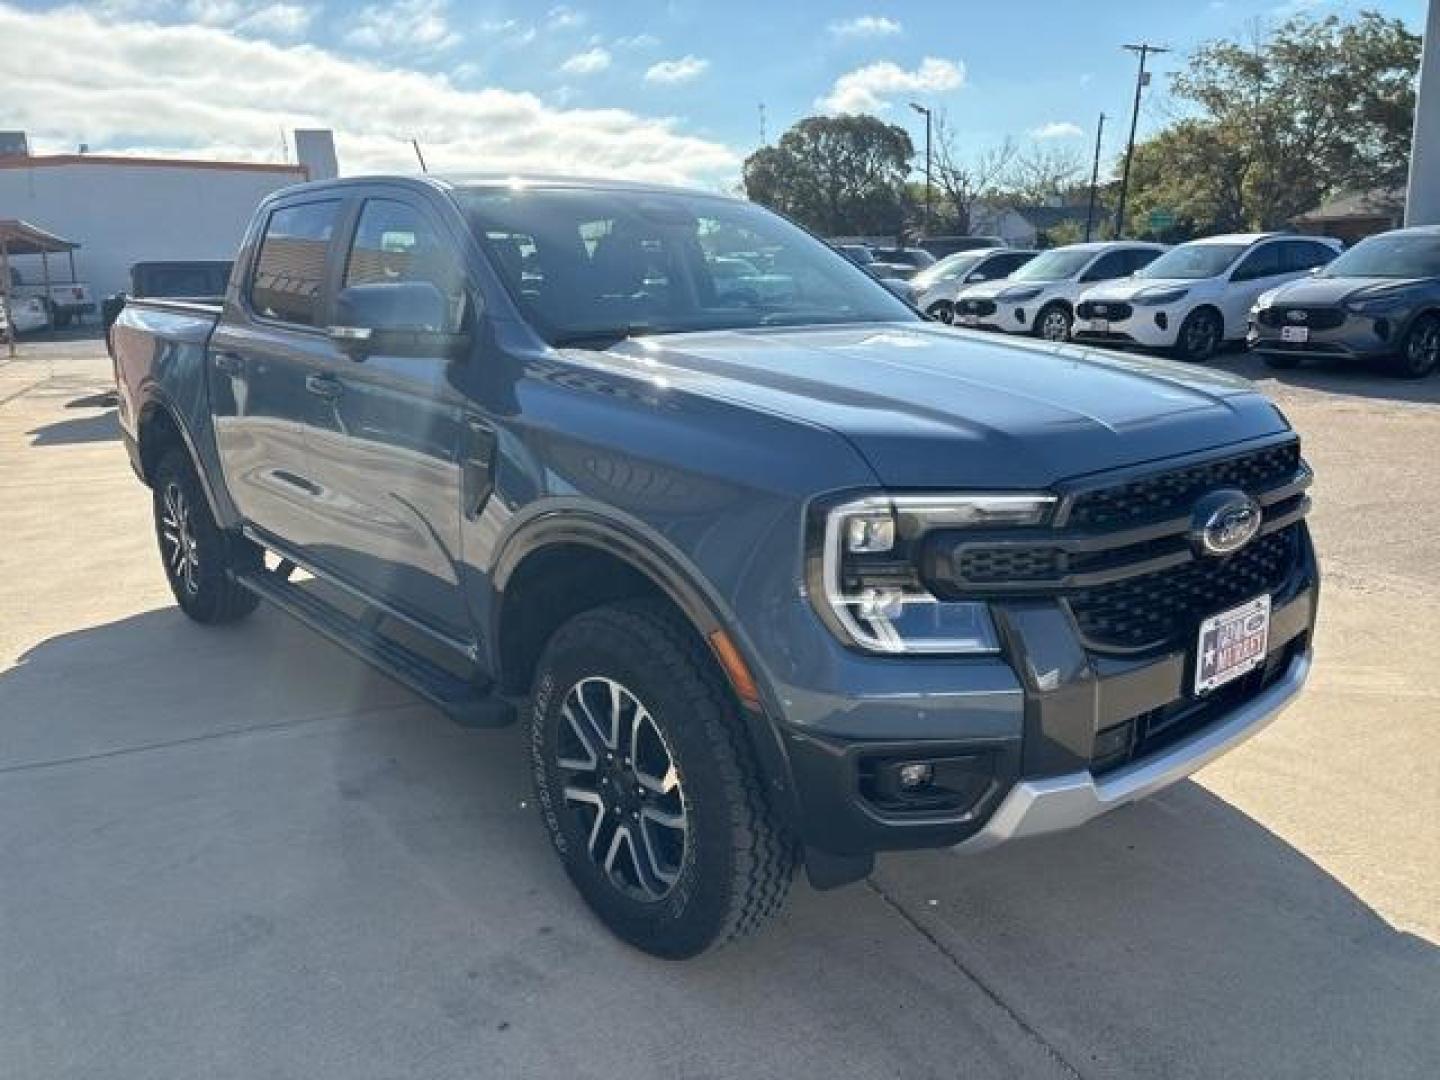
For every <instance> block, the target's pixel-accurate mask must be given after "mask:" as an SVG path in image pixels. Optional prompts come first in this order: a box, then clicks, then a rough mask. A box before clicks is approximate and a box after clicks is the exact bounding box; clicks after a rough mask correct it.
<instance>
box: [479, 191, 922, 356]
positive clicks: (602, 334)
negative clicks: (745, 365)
mask: <svg viewBox="0 0 1440 1080" xmlns="http://www.w3.org/2000/svg"><path fill="white" fill-rule="evenodd" d="M456 198H457V199H458V201H459V203H460V205H461V207H462V209H463V210H464V211H465V213H466V215H467V216H468V218H469V220H470V223H471V227H472V228H473V229H474V230H475V234H476V236H477V237H478V238H479V240H480V244H481V246H482V247H483V248H484V249H485V251H486V254H487V255H488V256H489V257H490V261H491V264H492V265H493V266H494V267H495V269H496V271H497V272H498V273H499V275H500V277H501V279H502V280H503V281H504V283H505V286H506V288H507V289H509V291H510V294H511V295H512V296H513V297H514V298H515V300H516V302H517V303H518V304H519V305H520V307H521V308H522V309H523V311H524V313H525V315H526V317H527V318H528V319H529V320H530V322H531V323H532V325H533V326H534V327H535V329H536V330H537V331H538V332H539V333H540V334H541V335H542V336H544V337H545V339H546V340H547V341H549V342H550V343H551V344H552V345H562V344H574V345H582V344H590V343H591V342H592V340H593V341H594V343H596V344H599V345H604V344H607V341H606V340H605V339H607V338H624V337H630V336H632V335H638V334H664V333H678V332H683V331H688V330H721V329H753V328H756V327H762V326H800V325H806V324H822V323H823V324H833V323H860V322H885V321H897V320H898V321H907V322H908V321H912V320H915V319H918V318H919V316H918V315H917V314H916V313H915V312H914V311H913V310H912V309H911V308H909V307H907V306H906V305H905V304H904V303H902V302H901V301H900V300H898V299H897V298H896V297H895V296H893V295H892V294H891V293H890V292H889V290H887V289H886V288H885V287H884V286H883V285H881V284H879V283H878V282H877V281H875V280H874V279H873V278H871V277H870V276H869V275H868V274H866V273H865V272H864V271H862V270H860V269H859V268H857V267H856V266H855V265H854V264H853V263H851V262H850V261H849V260H848V259H846V258H845V257H843V256H842V255H839V254H837V253H836V252H835V251H833V250H831V249H830V248H829V247H828V246H826V245H825V244H823V243H821V242H820V241H818V240H816V239H815V238H814V237H812V236H811V235H810V234H809V233H807V232H804V231H803V230H801V229H799V228H796V227H795V226H794V225H792V224H790V223H789V222H788V221H786V220H785V219H784V218H781V217H779V216H778V215H776V214H772V213H771V212H770V211H768V210H765V209H762V208H761V207H759V206H756V205H755V204H753V203H747V202H739V201H736V200H732V199H725V198H720V197H716V196H706V195H688V194H672V193H669V192H648V191H616V190H596V189H590V188H540V189H526V188H509V187H506V188H483V189H482V188H472V189H468V190H462V191H459V192H457V193H456Z"/></svg>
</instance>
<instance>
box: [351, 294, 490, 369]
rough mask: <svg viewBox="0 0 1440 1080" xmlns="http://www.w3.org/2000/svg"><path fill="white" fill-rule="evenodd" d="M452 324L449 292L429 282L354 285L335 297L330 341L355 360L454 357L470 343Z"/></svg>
mask: <svg viewBox="0 0 1440 1080" xmlns="http://www.w3.org/2000/svg"><path fill="white" fill-rule="evenodd" d="M450 323H451V316H450V304H449V301H447V300H446V298H445V294H444V293H442V292H441V291H440V290H439V289H438V288H436V287H435V286H434V285H433V284H431V283H430V282H428V281H394V282H380V283H377V284H373V285H351V286H349V287H348V288H345V289H341V290H340V293H339V294H338V295H337V296H336V297H335V322H334V324H333V325H332V326H331V327H330V339H331V340H332V341H334V342H335V343H336V344H337V345H338V346H339V347H340V348H341V349H342V350H343V351H344V352H346V353H347V354H349V356H350V357H351V358H352V359H354V360H363V359H364V358H365V357H366V356H368V355H370V354H372V353H390V354H393V355H396V356H449V355H451V354H452V353H454V352H457V351H458V350H459V349H460V347H461V346H462V345H463V344H464V342H465V340H466V335H465V334H457V333H451V332H449V331H447V330H446V329H445V327H446V326H448V325H449V324H450Z"/></svg>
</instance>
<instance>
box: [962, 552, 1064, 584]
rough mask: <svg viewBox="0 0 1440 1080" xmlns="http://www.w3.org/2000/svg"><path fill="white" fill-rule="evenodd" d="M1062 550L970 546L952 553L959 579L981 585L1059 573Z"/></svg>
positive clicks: (1043, 578)
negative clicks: (955, 553)
mask: <svg viewBox="0 0 1440 1080" xmlns="http://www.w3.org/2000/svg"><path fill="white" fill-rule="evenodd" d="M1061 559H1062V554H1061V552H1060V551H1058V550H1057V549H1055V548H1040V547H970V548H962V549H961V550H960V552H959V553H958V554H957V555H956V556H955V573H956V576H957V577H959V578H960V579H961V580H962V581H965V582H968V583H971V584H976V585H981V584H986V583H989V582H997V581H1048V580H1050V579H1052V578H1054V577H1056V576H1058V575H1059V574H1060V573H1061Z"/></svg>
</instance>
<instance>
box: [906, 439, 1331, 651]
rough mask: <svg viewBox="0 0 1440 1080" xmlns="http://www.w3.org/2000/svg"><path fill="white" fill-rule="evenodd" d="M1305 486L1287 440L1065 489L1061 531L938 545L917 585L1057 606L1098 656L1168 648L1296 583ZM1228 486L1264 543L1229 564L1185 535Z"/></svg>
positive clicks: (1295, 449)
mask: <svg viewBox="0 0 1440 1080" xmlns="http://www.w3.org/2000/svg"><path fill="white" fill-rule="evenodd" d="M1309 483H1310V476H1309V472H1308V470H1307V469H1306V468H1305V466H1304V463H1303V462H1302V461H1301V458H1300V444H1299V442H1298V441H1296V440H1294V439H1291V440H1289V441H1287V442H1283V443H1278V444H1274V445H1271V446H1266V447H1261V448H1259V449H1256V450H1251V451H1249V452H1247V453H1243V454H1232V455H1230V456H1229V457H1222V458H1218V459H1215V460H1211V461H1204V462H1200V463H1197V464H1193V465H1185V466H1181V467H1179V468H1171V469H1162V470H1160V471H1157V472H1154V473H1151V474H1149V475H1142V476H1138V477H1136V476H1134V475H1133V474H1130V475H1127V476H1125V477H1123V478H1121V479H1117V480H1115V481H1112V482H1111V483H1108V484H1104V483H1100V484H1096V483H1094V482H1092V481H1081V482H1076V483H1075V484H1074V485H1062V497H1061V503H1060V509H1059V512H1058V514H1057V519H1056V520H1057V527H1056V528H1052V529H1033V530H1012V531H1010V532H1008V533H1005V534H1003V535H1002V534H995V535H993V536H987V535H984V534H979V533H976V532H973V531H971V530H956V531H955V532H954V533H951V534H948V535H945V536H942V537H937V539H936V541H935V543H934V546H933V547H932V553H933V554H932V555H931V556H930V557H929V559H928V562H927V568H926V569H925V570H924V571H923V572H922V576H924V577H925V578H926V580H927V583H928V584H929V585H930V586H932V587H933V588H934V589H935V590H937V591H938V592H939V593H942V594H944V595H946V596H956V597H960V596H977V597H978V596H983V597H986V598H989V599H992V600H999V601H1004V600H1007V599H1020V598H1026V597H1054V598H1055V599H1057V600H1059V601H1060V602H1061V603H1063V604H1065V605H1066V606H1067V607H1068V608H1069V610H1070V613H1071V615H1072V616H1073V617H1074V619H1075V624H1076V626H1077V628H1078V630H1079V632H1080V634H1081V636H1082V638H1083V639H1084V641H1085V644H1086V646H1087V648H1089V649H1091V650H1092V651H1096V652H1113V653H1117V654H1134V653H1140V652H1146V651H1150V650H1156V649H1161V648H1172V647H1176V646H1180V645H1184V644H1185V643H1187V642H1188V641H1189V640H1190V639H1191V637H1192V636H1193V635H1194V633H1195V632H1196V630H1197V628H1198V627H1199V624H1200V623H1201V621H1203V620H1204V619H1205V618H1206V617H1207V616H1210V615H1213V614H1215V613H1216V612H1218V611H1223V610H1225V609H1226V608H1227V607H1233V606H1235V605H1236V604H1239V603H1243V602H1244V601H1246V600H1249V599H1252V598H1254V597H1256V596H1260V595H1262V594H1266V593H1269V594H1274V595H1277V596H1278V595H1280V594H1282V593H1283V592H1284V591H1285V589H1286V587H1287V585H1288V584H1290V583H1291V582H1293V581H1295V580H1296V578H1297V570H1298V568H1299V567H1300V565H1301V559H1302V555H1301V552H1302V550H1303V544H1302V542H1301V534H1302V529H1303V525H1302V524H1301V522H1302V519H1303V518H1304V516H1305V513H1306V511H1307V509H1308V507H1309V499H1308V496H1307V495H1306V494H1305V489H1306V488H1307V487H1308V486H1309ZM1067 486H1068V487H1069V488H1070V493H1069V494H1065V493H1064V491H1063V489H1064V488H1065V487H1067ZM1222 488H1235V489H1238V490H1241V491H1244V492H1246V493H1248V494H1249V495H1251V496H1252V497H1253V498H1255V499H1256V500H1257V501H1258V502H1259V503H1260V504H1261V508H1262V513H1263V519H1262V525H1261V535H1260V536H1258V537H1257V538H1256V539H1254V540H1252V541H1251V542H1250V543H1249V544H1248V545H1246V546H1245V547H1243V548H1241V549H1240V550H1239V551H1238V552H1236V553H1235V554H1234V555H1231V556H1228V557H1225V558H1215V557H1212V556H1200V555H1196V554H1195V553H1194V552H1193V551H1192V550H1191V546H1190V538H1189V535H1188V534H1189V530H1190V524H1191V515H1192V514H1193V512H1194V507H1195V503H1196V501H1197V500H1198V499H1200V498H1201V497H1202V496H1204V495H1207V494H1209V493H1210V492H1213V491H1217V490H1220V489H1222Z"/></svg>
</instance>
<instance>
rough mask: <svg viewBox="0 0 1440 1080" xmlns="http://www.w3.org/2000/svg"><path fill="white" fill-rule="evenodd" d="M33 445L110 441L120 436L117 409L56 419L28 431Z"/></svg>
mask: <svg viewBox="0 0 1440 1080" xmlns="http://www.w3.org/2000/svg"><path fill="white" fill-rule="evenodd" d="M26 434H28V435H29V436H30V437H31V438H30V445H31V446H74V445H77V444H80V443H97V442H108V441H109V440H111V439H118V438H120V424H119V421H118V420H117V419H116V416H115V410H114V409H113V408H112V409H109V410H108V411H106V412H102V413H95V414H93V415H90V416H76V417H73V418H71V419H68V420H56V421H55V422H54V423H53V424H45V425H44V426H42V427H38V428H35V429H33V430H32V431H29V432H27V433H26Z"/></svg>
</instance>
